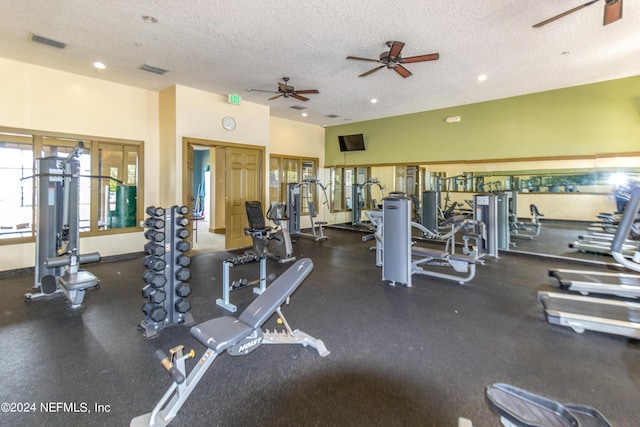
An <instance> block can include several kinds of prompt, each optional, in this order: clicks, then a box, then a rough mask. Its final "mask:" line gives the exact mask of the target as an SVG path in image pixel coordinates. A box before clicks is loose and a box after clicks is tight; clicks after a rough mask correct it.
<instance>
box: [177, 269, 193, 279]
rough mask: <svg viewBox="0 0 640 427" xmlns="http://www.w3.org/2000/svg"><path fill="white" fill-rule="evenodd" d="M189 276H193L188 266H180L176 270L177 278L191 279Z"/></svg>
mask: <svg viewBox="0 0 640 427" xmlns="http://www.w3.org/2000/svg"><path fill="white" fill-rule="evenodd" d="M189 277H191V272H190V271H189V269H188V268H179V269H178V270H177V271H176V279H178V280H180V281H181V282H184V281H187V280H189Z"/></svg>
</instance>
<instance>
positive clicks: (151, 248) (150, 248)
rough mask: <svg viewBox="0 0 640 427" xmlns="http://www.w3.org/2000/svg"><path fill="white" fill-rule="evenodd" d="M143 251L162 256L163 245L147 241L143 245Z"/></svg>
mask: <svg viewBox="0 0 640 427" xmlns="http://www.w3.org/2000/svg"><path fill="white" fill-rule="evenodd" d="M144 251H145V252H146V253H147V254H149V255H155V256H162V255H164V246H162V245H158V244H157V243H154V242H147V243H146V244H145V245H144Z"/></svg>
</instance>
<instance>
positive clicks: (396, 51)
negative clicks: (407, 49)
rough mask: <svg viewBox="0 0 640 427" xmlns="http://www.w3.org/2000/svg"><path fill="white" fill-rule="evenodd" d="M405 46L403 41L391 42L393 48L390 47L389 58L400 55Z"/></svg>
mask: <svg viewBox="0 0 640 427" xmlns="http://www.w3.org/2000/svg"><path fill="white" fill-rule="evenodd" d="M403 47H404V43H403V42H391V49H389V58H397V57H399V56H400V52H402V48H403Z"/></svg>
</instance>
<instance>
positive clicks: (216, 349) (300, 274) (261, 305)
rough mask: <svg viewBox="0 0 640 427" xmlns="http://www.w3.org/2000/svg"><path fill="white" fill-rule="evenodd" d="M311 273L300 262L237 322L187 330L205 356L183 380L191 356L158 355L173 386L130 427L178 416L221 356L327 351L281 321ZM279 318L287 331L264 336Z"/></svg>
mask: <svg viewBox="0 0 640 427" xmlns="http://www.w3.org/2000/svg"><path fill="white" fill-rule="evenodd" d="M311 270H313V262H312V261H311V260H310V259H308V258H303V259H301V260H299V261H298V262H296V263H295V264H293V265H292V266H291V267H290V268H289V269H288V270H287V271H285V272H284V273H283V274H282V275H280V277H278V278H277V279H276V280H275V281H274V282H273V283H272V284H271V285H270V286H268V287H267V289H266V290H265V291H264V292H263V293H262V294H261V295H260V296H259V297H258V298H256V299H255V300H254V301H253V302H252V303H251V304H250V305H249V306H248V307H247V308H246V309H245V310H244V311H243V312H242V314H240V316H239V317H238V318H237V319H236V318H235V317H230V316H224V317H218V318H215V319H211V320H208V321H206V322H204V323H201V324H199V325H196V326H194V327H192V328H191V335H192V336H193V337H194V338H195V339H197V340H198V341H199V342H200V343H201V344H203V345H204V346H206V347H207V350H206V351H205V353H204V354H203V355H202V357H201V358H200V361H199V362H198V363H197V364H196V365H195V367H194V368H193V369H192V370H191V372H190V373H189V376H187V377H185V375H186V369H185V360H186V359H191V358H193V357H194V356H195V352H194V351H193V350H190V351H189V352H188V353H187V354H184V353H183V348H184V346H177V347H175V348H173V349H171V350H170V351H169V356H166V355H165V354H164V352H163V351H162V350H158V351H156V357H157V358H158V359H160V361H161V363H162V366H163V367H164V368H165V369H166V370H167V371H168V372H169V374H170V375H171V377H172V379H173V383H172V384H171V385H170V386H169V389H168V390H167V391H166V392H165V394H164V395H163V396H162V398H161V399H160V400H159V401H158V403H157V404H156V406H155V407H154V408H153V411H152V412H150V413H148V414H144V415H141V416H139V417H136V418H134V419H132V420H131V424H130V426H132V427H133V426H166V425H167V424H169V423H170V422H171V420H173V418H174V417H175V416H176V414H177V413H178V411H179V410H180V408H181V407H182V405H183V404H184V402H185V401H186V400H187V398H188V397H189V395H190V394H191V392H192V391H193V389H194V388H195V387H196V386H197V385H198V383H199V382H200V380H201V379H202V377H203V376H204V374H205V373H206V372H207V369H209V367H210V366H211V364H212V363H213V361H214V360H215V358H216V357H217V356H218V355H219V354H221V353H222V352H223V351H225V350H226V351H227V353H229V354H230V355H231V356H244V355H246V354H249V353H250V352H252V351H253V350H255V349H257V348H258V347H259V346H260V345H261V344H301V345H302V346H304V347H306V346H308V345H310V346H311V347H313V348H315V349H316V350H317V351H318V354H320V356H321V357H325V356H328V355H329V351H328V350H327V348H326V347H325V345H324V343H323V342H322V341H321V340H318V339H316V338H313V337H312V336H310V335H308V334H306V333H304V332H302V331H300V330H297V329H296V330H295V331H294V330H292V329H291V327H290V326H289V323H288V322H287V321H286V319H285V318H284V316H283V315H282V311H281V310H280V307H281V306H282V304H283V303H285V302H286V301H288V299H289V297H290V296H291V294H292V293H293V292H294V291H295V290H296V289H297V288H298V286H299V285H300V284H301V283H302V281H303V280H304V279H305V278H306V277H307V276H308V275H309V273H311ZM274 313H277V314H278V316H280V318H281V319H282V323H283V324H284V326H285V328H286V331H282V332H276V331H273V332H269V331H268V330H266V331H265V332H263V331H262V329H261V327H262V325H263V324H264V323H265V322H266V321H267V320H268V319H269V318H271V316H272V315H273V314H274Z"/></svg>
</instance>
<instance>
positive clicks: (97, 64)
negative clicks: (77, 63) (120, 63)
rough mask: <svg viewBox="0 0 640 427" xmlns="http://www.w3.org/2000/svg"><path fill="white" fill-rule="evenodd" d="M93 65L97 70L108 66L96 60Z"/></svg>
mask: <svg viewBox="0 0 640 427" xmlns="http://www.w3.org/2000/svg"><path fill="white" fill-rule="evenodd" d="M93 66H94V67H95V68H96V70H104V69H105V68H107V66H106V65H104V64H103V63H102V62H100V61H96V62H94V63H93Z"/></svg>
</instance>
